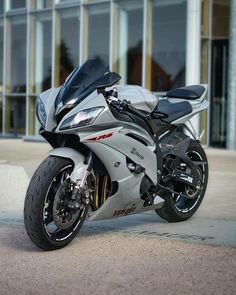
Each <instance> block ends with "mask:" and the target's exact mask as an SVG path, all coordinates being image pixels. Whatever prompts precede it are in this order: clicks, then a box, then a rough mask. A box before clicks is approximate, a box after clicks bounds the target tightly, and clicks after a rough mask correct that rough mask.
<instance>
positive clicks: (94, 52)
mask: <svg viewBox="0 0 236 295" xmlns="http://www.w3.org/2000/svg"><path fill="white" fill-rule="evenodd" d="M109 28H110V5H108V4H99V5H91V6H89V7H88V30H89V36H88V58H96V59H99V60H101V61H102V62H103V63H105V64H106V65H109Z"/></svg>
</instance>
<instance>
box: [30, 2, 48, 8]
mask: <svg viewBox="0 0 236 295" xmlns="http://www.w3.org/2000/svg"><path fill="white" fill-rule="evenodd" d="M31 5H32V6H31V8H32V9H44V8H50V7H52V0H33V1H32V4H31Z"/></svg>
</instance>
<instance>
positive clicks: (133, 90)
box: [117, 85, 158, 112]
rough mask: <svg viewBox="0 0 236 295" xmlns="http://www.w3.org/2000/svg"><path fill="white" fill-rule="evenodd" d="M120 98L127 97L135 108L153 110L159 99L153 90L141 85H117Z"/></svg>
mask: <svg viewBox="0 0 236 295" xmlns="http://www.w3.org/2000/svg"><path fill="white" fill-rule="evenodd" d="M117 91H118V98H119V99H121V100H123V99H126V100H128V101H130V102H131V105H132V106H133V107H135V108H138V109H141V110H144V111H147V112H151V111H153V110H154V108H155V107H156V105H157V103H158V99H157V98H156V96H155V95H153V94H152V92H151V91H149V90H147V89H144V88H143V87H141V86H133V85H124V86H123V85H117Z"/></svg>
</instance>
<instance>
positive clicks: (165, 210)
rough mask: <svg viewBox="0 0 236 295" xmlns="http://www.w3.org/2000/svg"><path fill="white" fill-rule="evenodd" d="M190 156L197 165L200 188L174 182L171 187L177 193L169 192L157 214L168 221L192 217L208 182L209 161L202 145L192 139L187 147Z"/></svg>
mask: <svg viewBox="0 0 236 295" xmlns="http://www.w3.org/2000/svg"><path fill="white" fill-rule="evenodd" d="M186 153H187V155H188V157H189V158H190V159H191V160H192V161H193V162H194V163H195V165H197V172H198V175H199V179H200V185H199V188H193V187H190V186H189V185H186V184H183V183H180V182H173V183H172V185H171V188H172V189H173V190H174V191H175V192H179V193H178V194H177V193H176V194H175V193H171V192H167V193H166V197H165V199H166V200H165V203H164V205H163V207H162V208H161V209H157V210H156V212H157V214H158V215H159V216H160V217H162V218H163V219H165V220H167V221H168V222H177V221H184V220H187V219H188V218H190V217H191V216H192V215H193V214H194V213H195V212H196V211H197V209H198V207H199V206H200V204H201V202H202V200H203V197H204V195H205V191H206V188H207V182H208V161H207V157H206V154H205V152H204V150H203V148H202V146H201V145H200V144H199V143H198V142H196V141H194V140H191V141H190V144H189V147H188V149H187V152H186ZM179 166H180V167H179V169H182V168H183V167H185V166H186V164H185V163H180V164H179Z"/></svg>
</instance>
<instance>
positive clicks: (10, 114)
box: [5, 97, 26, 136]
mask: <svg viewBox="0 0 236 295" xmlns="http://www.w3.org/2000/svg"><path fill="white" fill-rule="evenodd" d="M5 112H6V114H5V117H6V133H11V134H14V136H18V135H24V134H25V118H26V112H25V97H6V109H5Z"/></svg>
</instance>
